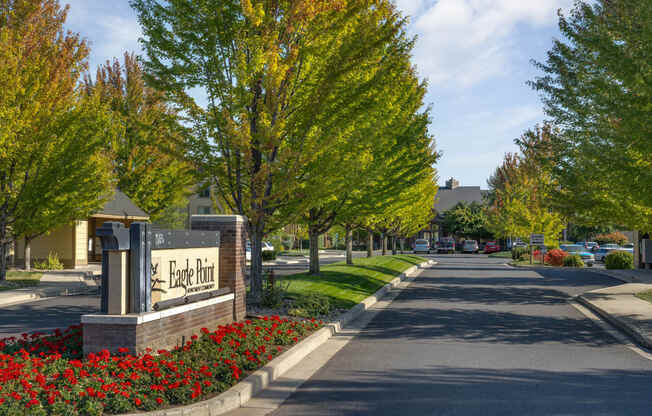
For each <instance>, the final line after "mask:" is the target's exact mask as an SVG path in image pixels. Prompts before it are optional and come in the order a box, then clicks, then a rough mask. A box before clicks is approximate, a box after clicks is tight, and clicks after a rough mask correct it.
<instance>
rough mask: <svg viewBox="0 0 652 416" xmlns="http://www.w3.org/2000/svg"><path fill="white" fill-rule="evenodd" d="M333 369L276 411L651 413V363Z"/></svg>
mask: <svg viewBox="0 0 652 416" xmlns="http://www.w3.org/2000/svg"><path fill="white" fill-rule="evenodd" d="M336 374H337V378H336V379H334V378H333V377H329V378H326V377H324V378H320V374H319V373H318V374H317V375H316V376H315V377H313V378H312V379H311V380H309V381H308V382H306V383H305V384H304V385H303V386H302V387H301V389H300V390H298V391H297V392H296V393H295V394H293V395H292V396H291V397H290V398H289V399H288V400H287V401H286V402H285V403H284V404H283V407H282V408H280V409H278V410H277V411H275V412H273V413H272V414H271V415H273V416H281V415H303V414H310V415H315V416H320V415H329V416H334V415H338V416H349V415H351V416H352V415H447V416H449V415H482V416H492V415H500V416H509V415H514V416H523V415H528V416H539V415H546V416H547V415H645V414H650V395H649V393H650V387H649V386H650V383H652V372H651V371H650V370H649V369H637V370H633V369H623V370H621V369H613V370H591V369H589V370H587V371H581V372H574V371H544V370H530V369H489V368H452V367H446V366H430V367H426V368H407V369H389V370H386V371H383V370H377V371H374V370H368V371H350V372H346V371H338V372H337V373H336ZM279 387H280V388H282V386H279ZM271 393H272V392H270V393H269V394H271Z"/></svg>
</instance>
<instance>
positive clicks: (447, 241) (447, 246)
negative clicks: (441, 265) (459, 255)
mask: <svg viewBox="0 0 652 416" xmlns="http://www.w3.org/2000/svg"><path fill="white" fill-rule="evenodd" d="M437 253H455V240H453V239H452V238H451V237H444V238H442V239H441V240H440V241H439V244H437Z"/></svg>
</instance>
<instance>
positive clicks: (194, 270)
mask: <svg viewBox="0 0 652 416" xmlns="http://www.w3.org/2000/svg"><path fill="white" fill-rule="evenodd" d="M218 259H219V249H218V248H192V249H167V250H152V304H156V303H157V302H160V301H165V300H169V299H175V298H183V297H186V296H190V295H194V294H197V293H202V292H207V291H211V290H216V289H218V270H219V269H218Z"/></svg>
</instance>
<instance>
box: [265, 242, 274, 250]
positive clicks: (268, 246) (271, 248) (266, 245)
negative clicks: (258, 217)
mask: <svg viewBox="0 0 652 416" xmlns="http://www.w3.org/2000/svg"><path fill="white" fill-rule="evenodd" d="M262 251H274V246H273V245H272V244H271V243H270V242H268V241H263V247H262Z"/></svg>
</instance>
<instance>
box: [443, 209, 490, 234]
mask: <svg viewBox="0 0 652 416" xmlns="http://www.w3.org/2000/svg"><path fill="white" fill-rule="evenodd" d="M487 221H488V219H487V212H486V207H485V206H484V205H483V204H480V203H478V202H475V201H473V202H471V203H467V202H464V201H461V202H459V203H458V204H457V205H455V206H454V207H453V208H451V209H450V210H448V211H446V212H445V213H444V221H443V224H442V225H443V227H444V230H445V232H447V233H449V234H452V235H456V236H461V237H464V238H473V239H481V238H489V237H491V233H490V232H489V230H488V229H487Z"/></svg>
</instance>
